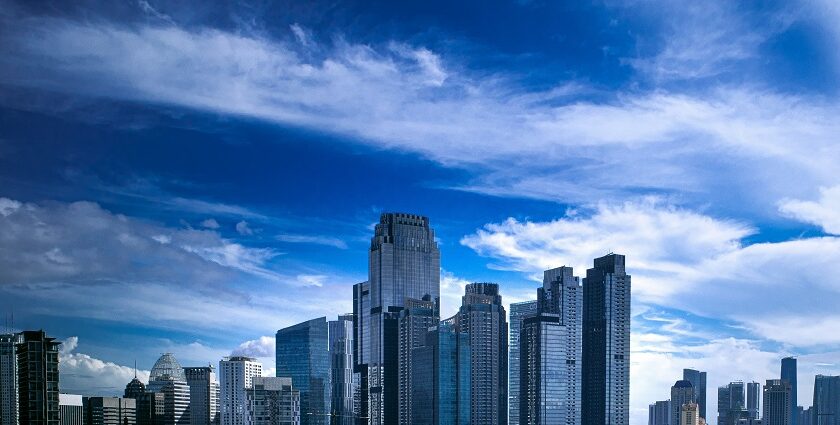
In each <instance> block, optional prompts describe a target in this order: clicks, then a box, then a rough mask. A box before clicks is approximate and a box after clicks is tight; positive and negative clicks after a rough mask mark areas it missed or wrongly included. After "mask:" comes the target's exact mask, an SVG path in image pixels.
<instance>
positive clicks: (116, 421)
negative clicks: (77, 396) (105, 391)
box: [82, 397, 137, 425]
mask: <svg viewBox="0 0 840 425" xmlns="http://www.w3.org/2000/svg"><path fill="white" fill-rule="evenodd" d="M82 403H83V404H84V411H85V425H135V424H136V423H137V420H136V410H137V400H135V399H133V398H119V397H84V398H83V400H82Z"/></svg>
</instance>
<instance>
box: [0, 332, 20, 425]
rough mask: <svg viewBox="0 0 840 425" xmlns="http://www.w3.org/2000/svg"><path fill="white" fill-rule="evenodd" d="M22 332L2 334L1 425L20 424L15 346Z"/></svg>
mask: <svg viewBox="0 0 840 425" xmlns="http://www.w3.org/2000/svg"><path fill="white" fill-rule="evenodd" d="M20 341H21V334H16V333H9V334H2V335H0V425H18V376H17V373H18V372H17V354H16V351H15V346H16V345H17V344H19V343H20Z"/></svg>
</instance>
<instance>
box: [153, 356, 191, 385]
mask: <svg viewBox="0 0 840 425" xmlns="http://www.w3.org/2000/svg"><path fill="white" fill-rule="evenodd" d="M158 380H170V381H172V380H175V381H186V380H187V377H186V376H185V375H184V368H182V367H181V364H180V363H178V360H176V359H175V356H173V355H172V353H165V354H164V355H162V356H160V358H159V359H158V360H157V361H156V362H155V365H154V366H153V367H152V373H151V374H149V381H158Z"/></svg>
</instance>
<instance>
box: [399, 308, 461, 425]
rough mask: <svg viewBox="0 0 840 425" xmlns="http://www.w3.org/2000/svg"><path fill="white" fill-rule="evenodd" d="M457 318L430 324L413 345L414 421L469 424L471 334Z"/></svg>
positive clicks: (416, 424)
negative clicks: (435, 324)
mask: <svg viewBox="0 0 840 425" xmlns="http://www.w3.org/2000/svg"><path fill="white" fill-rule="evenodd" d="M456 318H457V316H456V317H455V318H450V319H447V320H445V321H442V322H440V324H439V325H437V326H433V327H431V328H430V329H429V330H428V332H427V333H426V338H425V342H424V344H423V345H421V346H419V347H416V348H414V349H413V351H414V352H413V353H412V356H411V361H412V362H413V363H414V365H413V367H412V368H411V373H412V386H411V388H410V390H411V395H410V398H411V401H412V408H411V418H410V419H409V423H410V424H411V425H469V424H470V399H471V397H470V364H471V360H470V357H471V356H470V336H469V334H467V333H466V332H461V331H459V330H458V326H457V323H456V320H455V319H456Z"/></svg>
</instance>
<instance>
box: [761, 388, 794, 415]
mask: <svg viewBox="0 0 840 425" xmlns="http://www.w3.org/2000/svg"><path fill="white" fill-rule="evenodd" d="M791 394H792V387H791V384H790V381H788V380H787V379H768V380H767V384H765V385H764V397H763V403H762V404H763V406H764V409H763V414H762V416H761V422H762V424H763V425H790V418H791V416H792V415H791V413H790V411H791V406H790V398H791Z"/></svg>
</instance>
